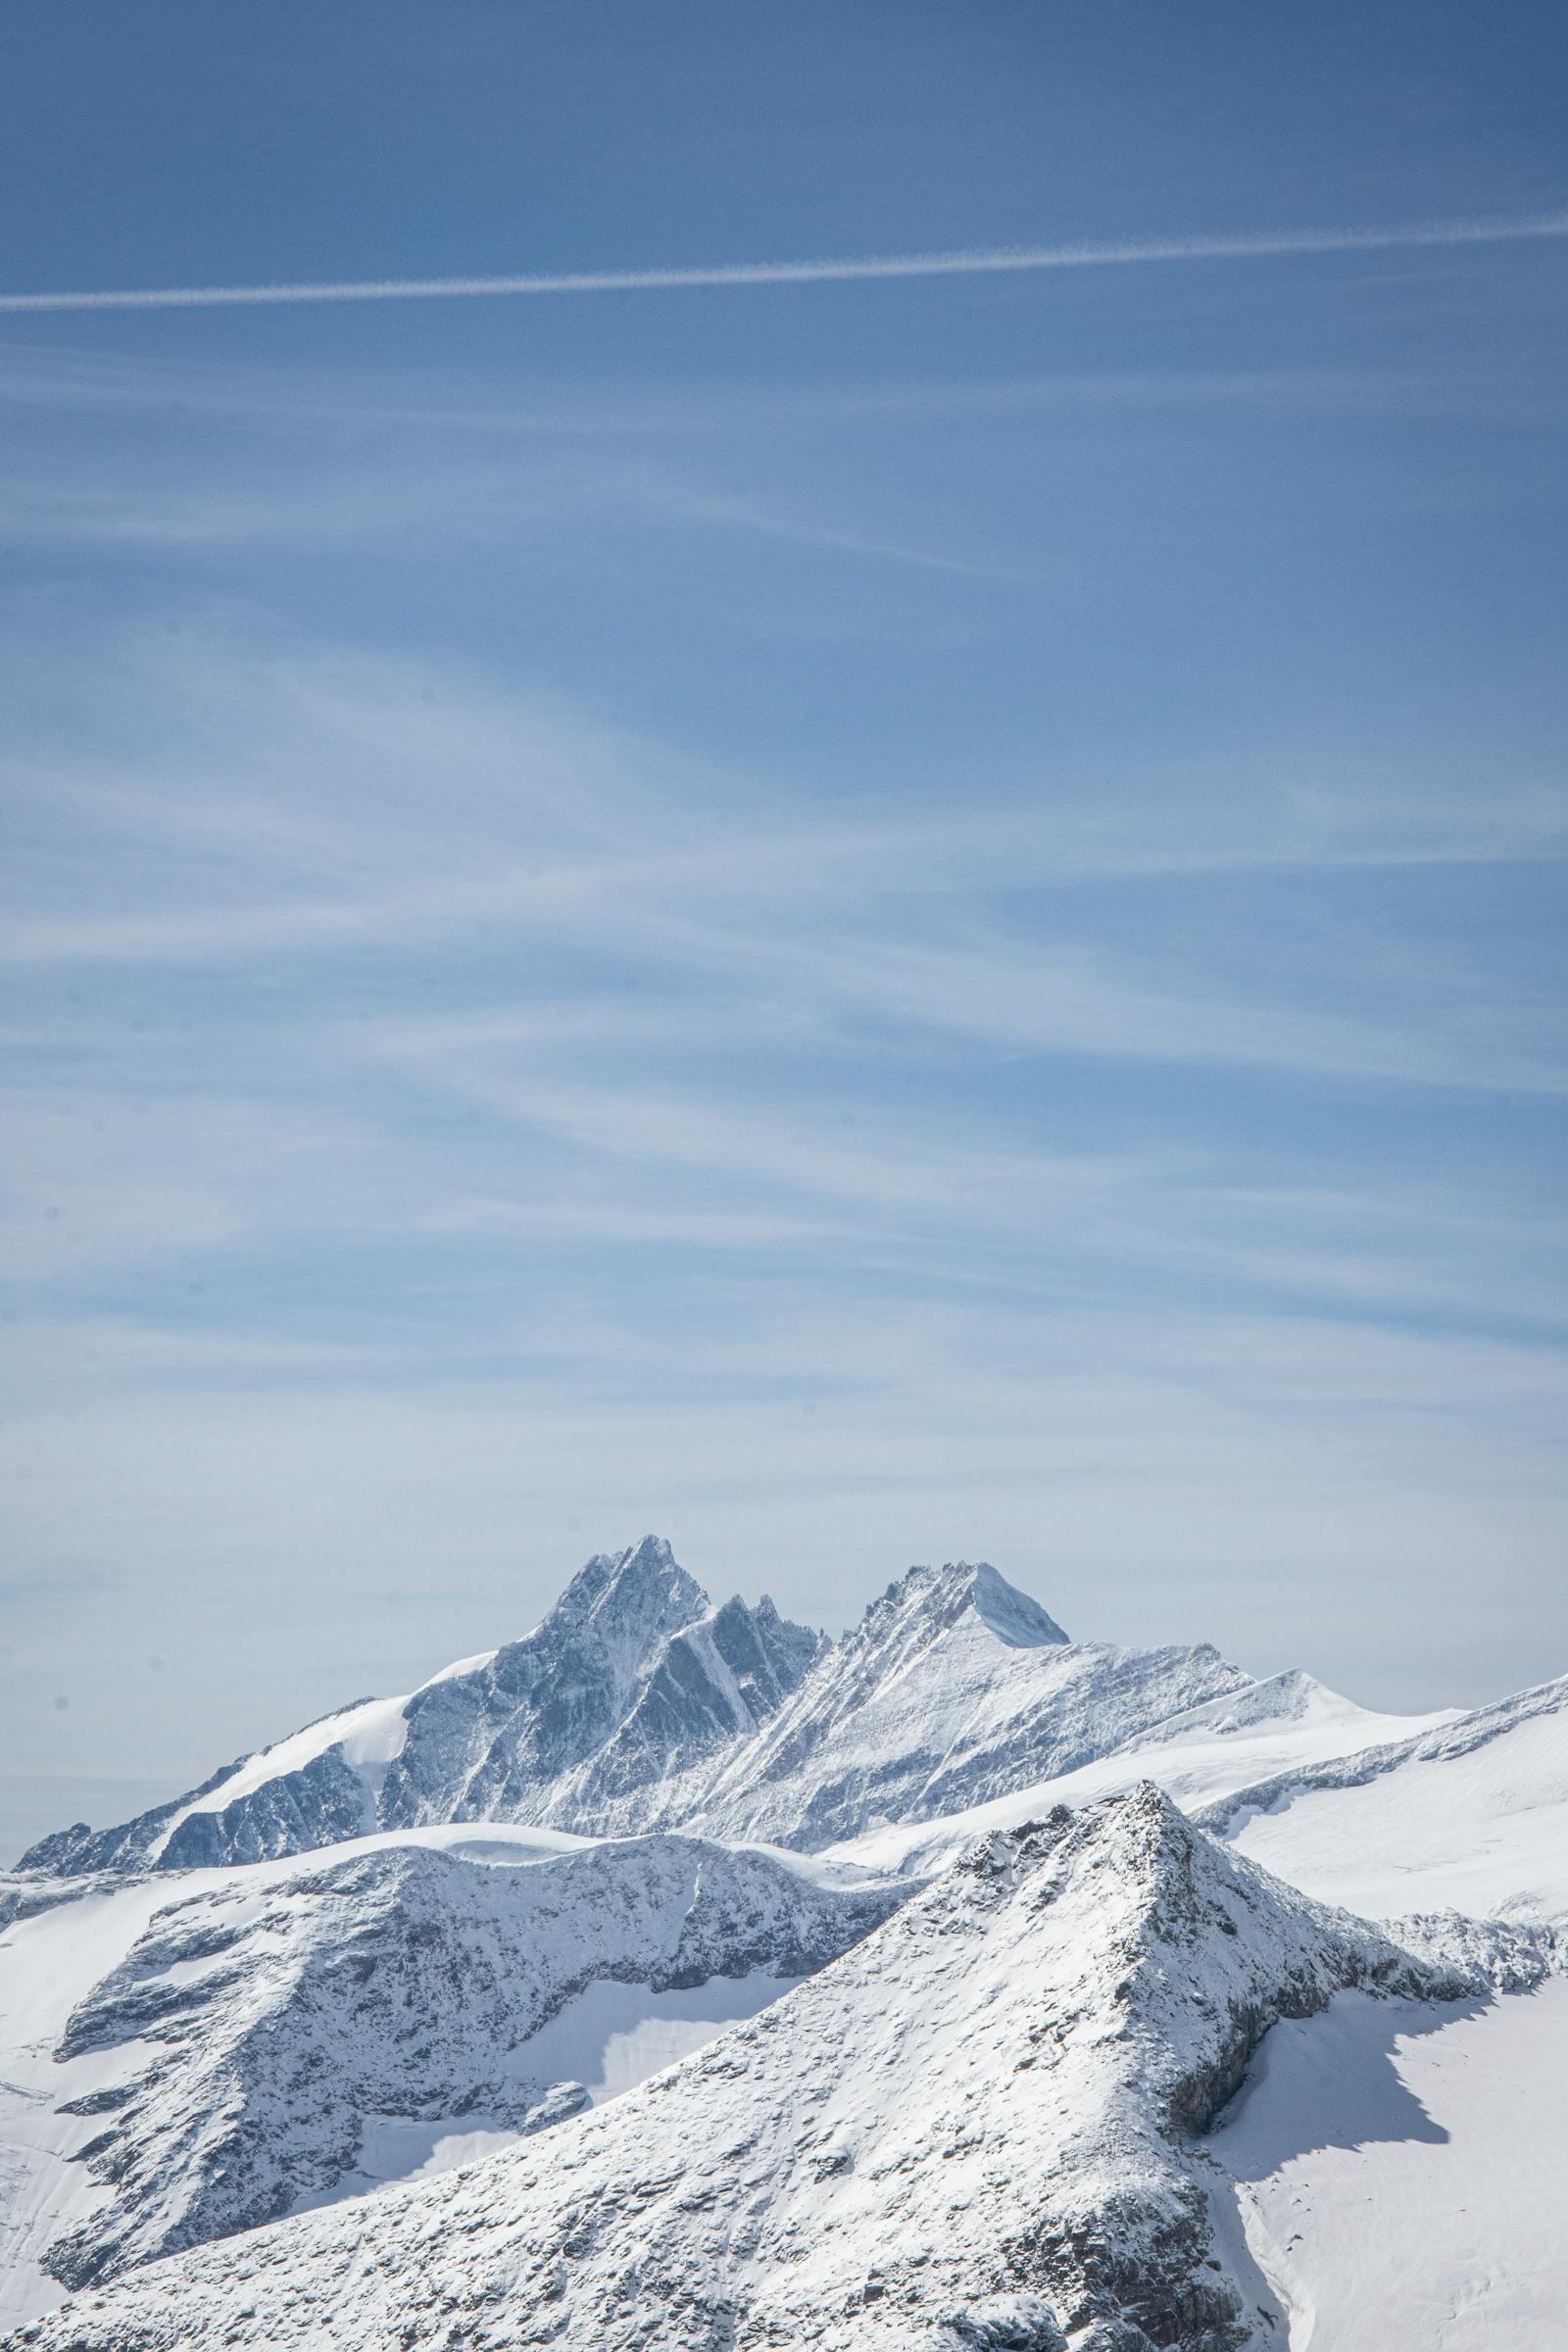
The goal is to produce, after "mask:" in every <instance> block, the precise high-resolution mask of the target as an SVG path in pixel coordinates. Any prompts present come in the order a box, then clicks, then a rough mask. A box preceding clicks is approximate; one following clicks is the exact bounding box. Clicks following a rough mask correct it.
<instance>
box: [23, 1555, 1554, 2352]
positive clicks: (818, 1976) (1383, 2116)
mask: <svg viewBox="0 0 1568 2352" xmlns="http://www.w3.org/2000/svg"><path fill="white" fill-rule="evenodd" d="M1329 1905H1334V1906H1337V1905H1343V1906H1345V1907H1344V1908H1343V1909H1341V1908H1328V1907H1325V1906H1329ZM1565 2113H1568V1679H1564V1680H1563V1681H1560V1682H1556V1683H1548V1684H1543V1685H1541V1686H1539V1687H1538V1688H1537V1689H1535V1690H1533V1691H1525V1692H1521V1693H1519V1694H1518V1695H1517V1696H1515V1697H1513V1698H1511V1699H1507V1700H1503V1701H1501V1702H1498V1703H1497V1704H1496V1705H1494V1706H1491V1707H1485V1708H1480V1709H1476V1710H1474V1711H1472V1712H1470V1713H1468V1714H1455V1713H1452V1712H1446V1713H1443V1714H1439V1715H1433V1716H1428V1717H1414V1718H1412V1717H1390V1716H1379V1715H1375V1714H1372V1713H1369V1712H1368V1711H1367V1710H1365V1709H1362V1708H1360V1707H1357V1706H1355V1705H1354V1704H1353V1703H1352V1702H1351V1701H1349V1700H1348V1699H1345V1698H1343V1697H1340V1696H1339V1695H1337V1694H1336V1693H1334V1692H1333V1691H1327V1690H1325V1689H1324V1688H1323V1686H1322V1685H1321V1684H1318V1683H1317V1682H1315V1681H1314V1680H1313V1679H1312V1677H1311V1676H1309V1675H1307V1674H1304V1673H1299V1672H1297V1673H1291V1674H1284V1675H1276V1676H1272V1677H1269V1678H1267V1679H1264V1680H1261V1681H1260V1680H1256V1679H1254V1678H1251V1677H1249V1676H1247V1675H1245V1674H1244V1673H1242V1672H1241V1671H1240V1670H1239V1669H1238V1668H1236V1667H1234V1666H1231V1665H1229V1664H1227V1662H1226V1661H1225V1660H1224V1659H1223V1658H1221V1657H1220V1656H1219V1655H1218V1653H1217V1652H1216V1651H1214V1650H1213V1649H1211V1648H1209V1647H1207V1646H1206V1645H1203V1644H1198V1645H1195V1646H1192V1647H1167V1648H1163V1649H1152V1650H1137V1649H1118V1648H1113V1647H1111V1646H1109V1645H1106V1644H1103V1643H1094V1642H1072V1641H1070V1640H1069V1639H1068V1638H1067V1636H1066V1635H1065V1634H1064V1633H1063V1632H1062V1630H1061V1628H1060V1627H1059V1626H1058V1625H1056V1624H1055V1622H1054V1620H1053V1619H1052V1618H1051V1617H1050V1616H1049V1615H1048V1614H1047V1612H1046V1611H1045V1610H1044V1609H1043V1608H1042V1607H1041V1606H1040V1605H1039V1603H1038V1602H1036V1601H1034V1600H1033V1599H1031V1598H1030V1597H1029V1596H1028V1595H1026V1594H1023V1593H1018V1592H1016V1591H1015V1590H1014V1589H1013V1588H1012V1587H1010V1586H1008V1585H1007V1584H1006V1583H1005V1580H1004V1579H1003V1578H1002V1577H1000V1576H999V1575H998V1574H997V1572H996V1571H995V1570H994V1569H992V1568H988V1567H984V1566H978V1567H977V1566H972V1565H966V1564H962V1563H959V1564H956V1565H951V1566H949V1567H946V1568H942V1569H931V1568H917V1569H911V1570H910V1571H909V1572H908V1574H907V1576H905V1577H904V1578H902V1579H900V1580H899V1581H898V1582H897V1583H896V1584H894V1585H892V1586H890V1587H889V1588H888V1590H887V1592H886V1593H884V1594H883V1595H882V1596H881V1597H880V1599H878V1600H877V1601H875V1602H873V1603H872V1605H871V1607H870V1608H869V1609H868V1610H867V1611H866V1613H865V1615H864V1617H863V1618H862V1620H861V1621H860V1623H859V1624H858V1626H856V1627H855V1628H854V1629H852V1631H851V1632H850V1633H849V1634H847V1635H846V1636H845V1637H844V1638H843V1639H842V1640H840V1641H837V1642H829V1641H827V1640H826V1639H825V1638H824V1637H822V1636H820V1635H818V1634H815V1633H813V1632H811V1631H810V1630H809V1629H808V1628H805V1627H799V1626H792V1625H790V1624H789V1623H788V1622H787V1621H786V1620H785V1619H783V1618H781V1617H779V1615H778V1613H777V1612H776V1611H775V1610H774V1609H773V1608H772V1606H771V1604H770V1603H768V1602H766V1601H765V1600H764V1601H762V1602H760V1603H759V1604H758V1606H757V1607H756V1608H752V1607H749V1606H748V1604H746V1603H745V1602H743V1601H739V1600H735V1601H730V1602H726V1603H725V1604H723V1606H721V1607H715V1606H714V1605H713V1604H712V1603H711V1601H710V1600H709V1598H708V1596H707V1595H706V1594H705V1593H702V1592H701V1590H700V1588H698V1587H697V1586H696V1585H695V1584H694V1583H693V1581H692V1580H691V1579H690V1578H689V1577H688V1576H686V1574H685V1572H684V1570H682V1569H681V1568H680V1567H679V1566H678V1564H677V1563H676V1562H675V1561H674V1559H673V1556H672V1555H671V1553H670V1551H669V1548H668V1546H667V1545H666V1544H662V1543H660V1542H659V1541H657V1540H656V1539H654V1538H649V1539H647V1540H646V1541H645V1542H644V1543H643V1544H638V1545H636V1546H633V1547H632V1548H631V1549H629V1550H626V1551H623V1552H620V1553H617V1554H614V1555H608V1554H605V1555H599V1556H598V1557H596V1558H595V1559H594V1560H591V1561H590V1562H589V1563H588V1564H587V1566H586V1567H585V1568H584V1569H583V1570H582V1571H581V1573H580V1574H579V1575H578V1577H576V1578H575V1579H574V1580H573V1582H572V1584H571V1585H570V1586H569V1587H568V1589H567V1591H566V1593H564V1595H563V1598H562V1600H561V1602H560V1603H558V1605H557V1607H556V1608H555V1609H554V1610H552V1611H551V1612H550V1614H549V1615H548V1616H547V1617H546V1618H545V1619H544V1620H543V1621H542V1622H541V1624H540V1625H539V1626H538V1627H536V1628H535V1629H534V1630H533V1632H532V1633H531V1634H529V1635H527V1636H525V1637H524V1638H523V1639H522V1640H521V1641H520V1642H513V1643H510V1644H507V1645H505V1646H504V1647H502V1648H501V1649H499V1650H496V1651H494V1652H490V1653H485V1654H483V1655H481V1656H479V1657H476V1658H467V1659H464V1660H461V1661H459V1663H458V1664H457V1665H455V1666H453V1667H450V1668H447V1669H445V1670H444V1671H443V1672H442V1673H441V1674H439V1675H437V1676H434V1677H432V1678H431V1680H430V1681H429V1682H428V1683H426V1684H424V1685H422V1686H421V1687H420V1689H419V1690H418V1691H415V1692H413V1693H412V1694H410V1695H409V1696H408V1697H407V1698H397V1699H386V1700H365V1701H360V1702H357V1703H356V1704H355V1705H354V1706H353V1707H350V1708H346V1709H342V1710H340V1711H339V1712H338V1713H337V1714H335V1715H333V1716H329V1717H326V1718H323V1719H322V1721H321V1722H319V1723H318V1724H315V1725H312V1726H309V1727H307V1729H306V1730H305V1731H304V1732H302V1733H298V1734H295V1735H293V1736H291V1737H290V1738H289V1739H288V1740H282V1741H279V1742H277V1743H275V1744H274V1745H273V1746H272V1747H270V1748H269V1749H267V1750H265V1751H263V1752H262V1753H261V1754H259V1755H257V1756H254V1757H248V1758H242V1759H240V1761H239V1763H238V1764H236V1765H230V1766H226V1767H224V1768H223V1770H221V1772H219V1773H216V1774H214V1775H213V1776H212V1778H211V1780H210V1781H209V1782H208V1783H206V1784H205V1785H204V1786H203V1788H202V1789H197V1790H193V1791H192V1792H191V1793H190V1794H189V1795H188V1796H187V1797H184V1798H182V1799H180V1800H179V1801H178V1802H177V1803H176V1804H171V1805H165V1806H162V1807H159V1808H157V1809H155V1811H154V1812H152V1813H149V1814H144V1815H142V1816H139V1817H138V1818H137V1819H136V1820H134V1821H132V1822H128V1823H123V1824H122V1825H120V1826H119V1827H118V1828H116V1829H112V1830H109V1831H105V1832H94V1831H91V1830H89V1829H87V1828H86V1827H85V1826H84V1825H77V1826H76V1827H74V1828H73V1829H72V1830H70V1831H66V1832H63V1833H60V1834H59V1835H57V1836H56V1837H54V1838H47V1839H45V1840H43V1841H42V1843H41V1844H40V1845H39V1846H37V1847H35V1848H34V1849H33V1850H32V1853H31V1854H30V1855H29V1856H27V1857H25V1867H23V1868H22V1869H20V1870H19V1871H17V1872H16V1873H13V1874H11V1875H10V1876H9V1877H0V2329H3V2328H4V2327H5V2326H6V2325H8V2324H9V2325H12V2326H13V2327H14V2328H15V2332H14V2333H13V2334H11V2335H9V2336H6V2337H5V2339H4V2340H5V2344H6V2346H7V2347H8V2348H10V2347H20V2346H22V2345H24V2344H26V2345H37V2346H39V2347H47V2348H48V2352H172V2347H174V2346H181V2347H183V2346H186V2345H189V2346H191V2347H193V2352H202V2348H203V2347H205V2346H209V2345H211V2346H217V2345H219V2344H222V2345H225V2346H235V2347H240V2346H245V2345H252V2346H257V2347H260V2346H264V2345H265V2346H269V2347H270V2346H273V2345H276V2346H278V2347H280V2348H282V2352H287V2347H289V2346H298V2347H302V2348H303V2347H305V2346H311V2347H316V2346H324V2345H326V2344H331V2345H333V2346H339V2345H341V2346H344V2347H348V2348H349V2352H355V2348H359V2352H368V2348H369V2347H372V2346H373V2347H376V2348H377V2352H380V2348H381V2347H387V2352H394V2348H395V2352H409V2348H410V2347H412V2346H414V2345H419V2346H421V2347H422V2346H425V2345H429V2346H441V2347H450V2348H451V2352H456V2348H457V2347H459V2346H462V2347H465V2348H466V2352H512V2348H513V2347H517V2348H518V2352H520V2348H522V2347H533V2346H544V2345H551V2346H555V2347H557V2348H558V2352H632V2348H633V2347H637V2348H638V2352H643V2348H650V2352H651V2348H653V2347H658V2348H659V2352H665V2347H668V2352H762V2348H763V2347H767V2348H769V2352H783V2348H784V2347H786V2346H789V2347H793V2346H795V2345H797V2344H802V2345H806V2344H809V2345H815V2346H818V2347H821V2348H822V2352H907V2348H912V2352H922V2348H924V2352H1062V2348H1063V2346H1064V2344H1065V2345H1068V2346H1070V2352H1263V2347H1264V2346H1267V2347H1269V2352H1302V2348H1303V2347H1305V2346H1308V2345H1314V2346H1315V2347H1316V2352H1450V2347H1451V2352H1469V2347H1471V2346H1472V2345H1473V2346H1475V2347H1477V2348H1478V2352H1481V2348H1482V2347H1484V2348H1485V2352H1524V2348H1525V2347H1526V2346H1529V2347H1531V2352H1535V2348H1536V2347H1538V2346H1544V2344H1546V2343H1548V2342H1552V2341H1555V2340H1556V2337H1557V2335H1558V2334H1560V2333H1561V2324H1560V2317H1559V2315H1560V2313H1561V2312H1562V2310H1563V2309H1565V2308H1568V2231H1563V2230H1562V2229H1560V2228H1559V2227H1558V2226H1557V2224H1558V2211H1559V2207H1560V2195H1559V2194H1557V2193H1556V2184H1557V2182H1558V2180H1560V2179H1561V2177H1562V2173H1563V2159H1564V2156H1565V2155H1568V2149H1565V2146H1564V2124H1563V2121H1562V2119H1563V2116H1564V2114H1565ZM1559 2239H1562V2240H1564V2243H1563V2244H1561V2245H1559V2243H1558V2240H1559ZM68 2285H71V2286H74V2287H76V2288H77V2289H79V2290H81V2291H78V2292H76V2293H74V2294H73V2295H72V2296H71V2297H70V2299H69V2301H62V2298H63V2297H64V2295H65V2292H66V2288H67V2286H68Z"/></svg>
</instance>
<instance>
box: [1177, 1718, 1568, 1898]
mask: <svg viewBox="0 0 1568 2352" xmlns="http://www.w3.org/2000/svg"><path fill="white" fill-rule="evenodd" d="M1200 1818H1201V1820H1202V1821H1203V1822H1204V1824H1205V1826H1207V1827H1209V1828H1212V1829H1214V1830H1216V1831H1218V1832H1219V1833H1220V1834H1221V1835H1222V1836H1224V1837H1226V1838H1229V1839H1230V1841H1231V1842H1232V1843H1233V1844H1234V1845H1235V1846H1236V1847H1237V1848H1238V1850H1239V1851H1240V1852H1242V1853H1245V1854H1249V1855H1250V1856H1251V1857H1252V1858H1253V1859H1254V1860H1256V1861H1259V1862H1262V1863H1263V1864H1265V1865H1266V1866H1267V1868H1268V1869H1270V1870H1275V1871H1278V1872H1279V1873H1280V1875H1281V1876H1282V1877H1284V1878H1288V1879H1291V1880H1292V1881H1294V1883H1295V1884H1296V1885H1297V1886H1299V1887H1307V1888H1308V1889H1309V1890H1310V1891H1311V1892H1313V1893H1314V1894H1320V1895H1322V1896H1324V1897H1325V1898H1326V1899H1327V1900H1329V1901H1332V1902H1339V1903H1345V1904H1347V1905H1348V1907H1349V1908H1351V1909H1352V1910H1356V1911H1363V1912H1366V1913H1368V1914H1370V1915H1371V1916H1373V1917H1375V1918H1382V1919H1387V1918H1395V1917H1398V1916H1400V1915H1402V1914H1404V1913H1408V1912H1426V1911H1437V1910H1453V1911H1460V1912H1465V1913H1467V1914H1471V1915H1474V1916H1481V1917H1485V1916H1496V1917H1502V1918H1516V1919H1521V1920H1532V1919H1535V1920H1545V1921H1556V1922H1563V1923H1568V1676H1564V1677H1561V1678H1559V1679H1558V1680H1557V1681H1555V1682H1549V1683H1541V1684H1539V1685H1537V1687H1536V1688H1535V1689H1534V1690H1530V1691H1520V1692H1519V1693H1518V1694H1517V1695H1516V1696H1514V1697H1512V1698H1506V1699H1502V1700H1500V1701H1499V1702H1498V1703H1497V1704H1496V1705H1495V1706H1491V1707H1480V1708H1477V1709H1476V1710H1475V1711H1474V1712H1473V1713H1471V1714H1468V1715H1461V1716H1458V1717H1456V1718H1454V1719H1453V1720H1451V1721H1450V1722H1448V1723H1446V1724H1445V1725H1444V1726H1442V1727H1441V1728H1440V1729H1438V1730H1435V1731H1429V1732H1425V1733H1421V1734H1419V1735H1417V1736H1415V1737H1413V1738H1410V1739H1407V1740H1400V1741H1397V1742H1396V1743H1395V1744H1393V1745H1385V1746H1379V1747H1375V1748H1371V1749H1368V1750H1365V1751H1364V1752H1358V1753H1356V1754H1354V1755H1351V1756H1348V1757H1345V1758H1343V1759H1342V1760H1340V1761H1338V1762H1334V1763H1326V1764H1303V1765H1299V1766H1298V1767H1296V1768H1295V1769H1294V1770H1291V1771H1287V1772H1284V1773H1280V1774H1277V1775H1275V1776H1273V1777H1271V1778H1269V1779H1267V1780H1264V1781H1261V1782H1259V1783H1256V1784H1251V1785H1248V1786H1245V1787H1243V1788H1242V1789H1238V1790H1236V1791H1235V1792H1234V1793H1231V1794H1229V1795H1227V1796H1225V1797H1224V1798H1223V1799H1221V1800H1220V1801H1219V1802H1217V1803H1214V1804H1212V1805H1210V1806H1209V1807H1207V1808H1206V1809H1205V1810H1204V1811H1203V1812H1202V1814H1201V1816H1200Z"/></svg>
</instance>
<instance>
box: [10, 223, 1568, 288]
mask: <svg viewBox="0 0 1568 2352" xmlns="http://www.w3.org/2000/svg"><path fill="white" fill-rule="evenodd" d="M1565 236H1568V212H1559V213H1535V214H1527V215H1524V216H1521V217H1515V218H1514V219H1512V220H1507V221H1484V220H1482V221H1415V222H1408V223H1404V224H1402V225H1401V224H1397V223H1396V224H1395V225H1393V226H1388V227H1382V228H1283V229H1263V230H1248V231H1242V232H1238V233H1237V234H1235V235H1230V236H1217V237H1161V238H1151V239H1147V240H1145V241H1143V242H1139V243H1122V244H1111V245H1001V246H983V247H980V248H979V249H977V250H975V251H971V252H963V253H886V254H862V255H858V256H850V257H847V258H845V259H843V260H839V261H818V262H724V263H719V264H717V265H715V266H713V267H705V266H698V267H697V268H693V269H671V270H560V271H554V272H551V273H550V274H548V275H539V276H531V277H379V278H345V279H342V280H338V281H330V282H322V283H306V284H303V285H277V286H155V287H146V288H135V289H130V290H124V291H119V292H108V293H80V294H0V311H200V310H216V309H220V308H223V307H227V306H231V305H242V304H256V303H270V302H431V301H450V300H452V299H454V298H455V297H458V296H463V295H495V294H654V293H666V292H670V291H672V290H677V289H679V288H682V287H688V286H693V287H700V286H714V287H723V286H811V285H832V284H836V283H841V282H844V281H847V280H851V279H866V278H893V277H980V276H986V275H991V274H1000V273H1002V272H1004V271H1008V270H1103V269H1109V268H1112V267H1115V266H1117V265H1119V264H1124V263H1129V262H1230V261H1251V260H1265V259H1267V258H1269V257H1270V256H1276V255H1285V254H1296V253H1378V252H1386V251H1391V250H1393V249H1394V248H1396V247H1401V246H1421V245H1440V246H1454V245H1503V244H1513V243H1517V242H1518V241H1520V240H1521V239H1525V238H1537V237H1565Z"/></svg>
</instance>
